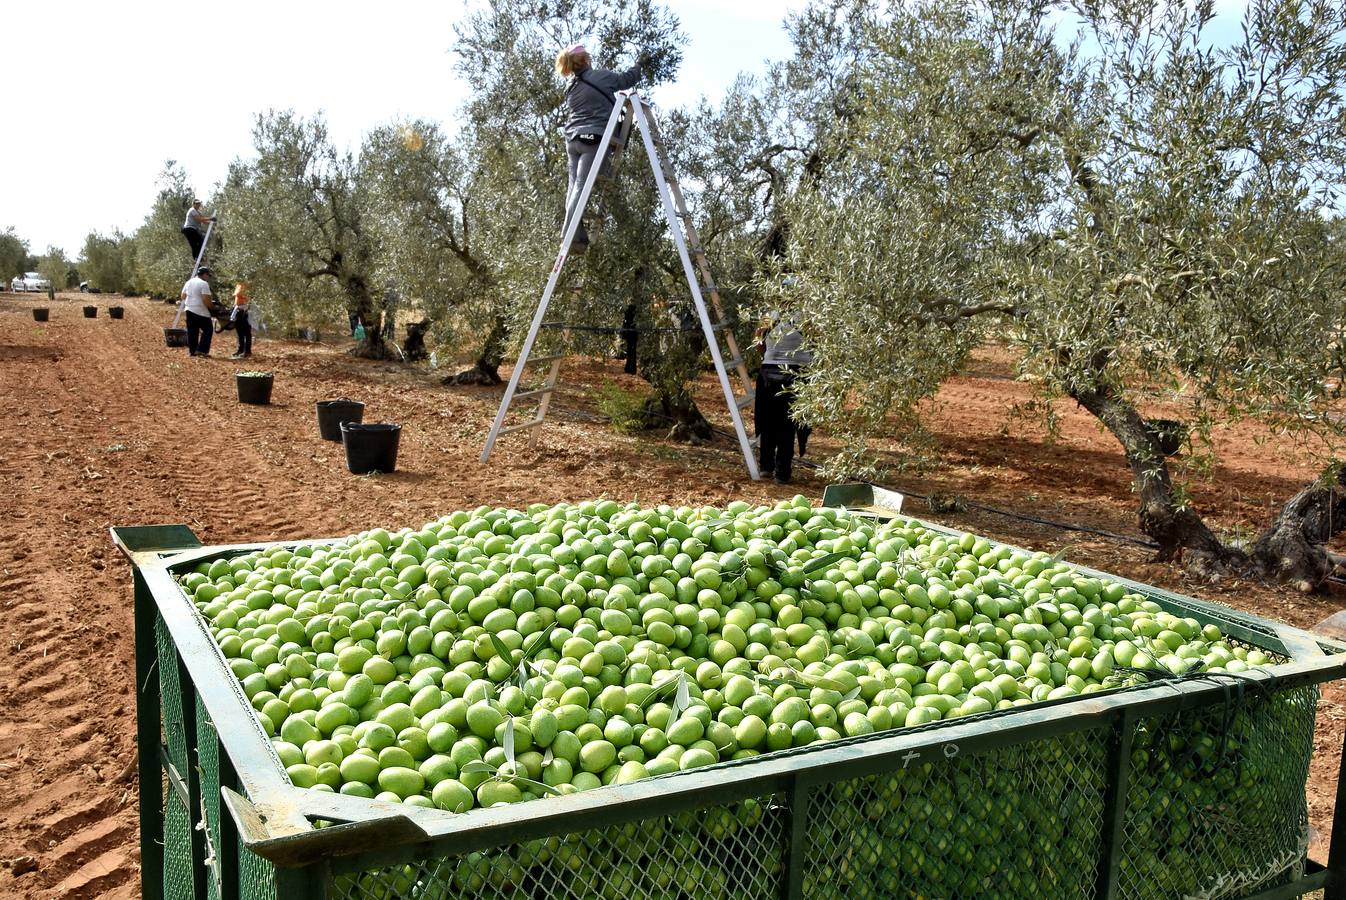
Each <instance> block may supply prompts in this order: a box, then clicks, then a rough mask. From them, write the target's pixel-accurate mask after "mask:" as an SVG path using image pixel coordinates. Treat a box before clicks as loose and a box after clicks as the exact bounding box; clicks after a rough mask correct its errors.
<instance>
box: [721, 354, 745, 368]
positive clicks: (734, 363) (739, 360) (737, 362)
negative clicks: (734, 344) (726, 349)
mask: <svg viewBox="0 0 1346 900" xmlns="http://www.w3.org/2000/svg"><path fill="white" fill-rule="evenodd" d="M741 365H743V357H742V356H735V357H734V358H733V359H726V360H725V361H724V367H725V368H726V369H737V368H738V367H739V366H741Z"/></svg>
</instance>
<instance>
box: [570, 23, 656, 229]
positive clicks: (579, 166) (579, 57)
mask: <svg viewBox="0 0 1346 900" xmlns="http://www.w3.org/2000/svg"><path fill="white" fill-rule="evenodd" d="M643 62H644V59H643V57H642V58H641V59H639V60H637V61H636V64H635V65H634V66H632V67H631V68H629V69H627V70H626V71H625V72H610V71H608V70H607V69H595V68H593V66H592V65H591V63H590V61H589V51H588V50H586V49H585V48H584V45H583V44H576V45H575V46H573V47H567V48H566V49H565V50H562V51H561V52H560V53H558V54H557V55H556V71H557V73H558V74H560V75H561V76H562V77H563V78H568V79H570V80H569V83H568V84H567V85H566V93H565V102H566V108H567V109H568V110H569V111H570V118H569V119H568V120H567V121H566V124H565V129H564V131H565V138H566V156H567V157H568V161H569V166H568V172H569V184H568V185H567V187H566V217H565V224H564V225H563V226H562V227H561V234H562V236H564V235H565V232H566V229H568V228H569V227H570V220H571V218H572V217H573V216H575V215H576V214H577V212H578V209H577V207H578V206H579V200H580V192H581V191H582V190H583V189H584V182H585V179H587V178H588V177H589V172H590V170H591V169H592V168H593V166H594V160H595V157H596V156H597V155H598V142H599V141H600V140H602V138H603V130H604V129H605V128H607V125H608V118H609V117H611V115H612V107H613V106H615V105H616V103H617V97H616V94H617V91H624V90H627V89H628V88H632V87H635V84H636V82H637V81H639V80H640V73H641V67H642V65H643ZM588 247H589V235H588V233H586V232H585V230H584V222H583V221H581V222H580V225H579V229H578V230H577V231H576V232H575V240H574V241H573V242H572V244H571V249H572V250H574V251H575V252H576V253H583V252H584V251H585V250H587V249H588Z"/></svg>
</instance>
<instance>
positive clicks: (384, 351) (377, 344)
mask: <svg viewBox="0 0 1346 900" xmlns="http://www.w3.org/2000/svg"><path fill="white" fill-rule="evenodd" d="M341 287H342V289H343V290H344V291H345V292H346V297H347V298H348V299H349V301H350V309H351V310H353V311H354V313H355V314H356V315H357V316H359V317H360V323H361V324H362V325H363V326H364V330H365V339H364V340H363V341H361V342H360V343H359V344H357V345H356V346H355V348H354V349H353V350H351V354H352V355H354V356H358V357H361V358H362V359H392V358H393V352H392V351H391V350H389V349H388V345H387V343H386V342H385V341H384V340H383V329H381V328H380V327H379V323H380V321H381V320H382V317H381V316H380V314H379V309H378V308H377V306H376V305H375V303H374V297H373V295H372V294H371V293H370V291H369V285H368V284H367V283H366V282H365V280H364V279H363V278H360V277H358V276H347V277H345V278H343V279H342V280H341Z"/></svg>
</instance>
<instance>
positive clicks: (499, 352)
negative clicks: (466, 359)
mask: <svg viewBox="0 0 1346 900" xmlns="http://www.w3.org/2000/svg"><path fill="white" fill-rule="evenodd" d="M508 339H509V324H508V323H507V322H506V321H505V317H504V316H501V315H498V314H497V315H496V317H495V320H494V321H493V322H492V323H491V330H490V332H489V333H488V334H487V335H486V342H485V343H484V344H483V345H482V348H481V353H480V354H479V355H478V356H477V361H476V362H475V363H474V364H473V365H472V367H471V368H470V369H464V370H463V371H461V372H459V373H457V374H455V375H446V376H445V377H444V378H443V379H442V382H441V383H442V384H481V385H494V384H499V383H500V364H501V363H502V362H504V360H505V344H506V342H507V341H508Z"/></svg>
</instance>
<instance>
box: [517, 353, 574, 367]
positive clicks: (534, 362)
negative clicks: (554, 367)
mask: <svg viewBox="0 0 1346 900" xmlns="http://www.w3.org/2000/svg"><path fill="white" fill-rule="evenodd" d="M558 359H565V354H564V353H552V354H549V355H547V356H530V357H528V360H527V361H526V362H525V363H524V365H525V366H540V365H542V364H543V363H549V362H555V361H556V360H558Z"/></svg>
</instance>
